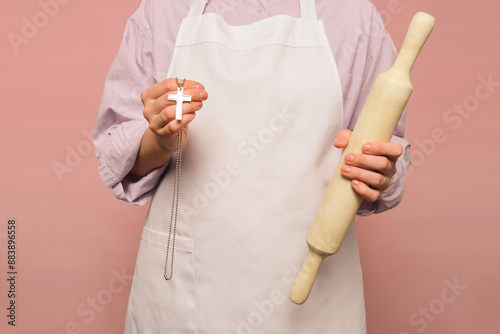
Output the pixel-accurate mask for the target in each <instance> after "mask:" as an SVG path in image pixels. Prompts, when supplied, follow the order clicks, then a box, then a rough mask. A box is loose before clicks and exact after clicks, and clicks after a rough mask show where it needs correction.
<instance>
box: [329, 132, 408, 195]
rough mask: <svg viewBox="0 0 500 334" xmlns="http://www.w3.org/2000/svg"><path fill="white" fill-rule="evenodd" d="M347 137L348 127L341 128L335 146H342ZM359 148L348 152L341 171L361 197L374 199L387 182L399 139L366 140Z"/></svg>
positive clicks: (393, 170) (392, 171) (399, 148)
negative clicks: (392, 141)
mask: <svg viewBox="0 0 500 334" xmlns="http://www.w3.org/2000/svg"><path fill="white" fill-rule="evenodd" d="M350 137H351V131H349V130H340V131H339V133H338V135H337V138H336V139H335V142H334V146H335V147H337V148H345V147H346V146H347V144H348V143H349V138H350ZM362 152H363V153H349V154H347V155H346V156H345V163H346V165H344V166H342V169H341V171H342V175H344V176H345V177H347V178H349V179H351V180H352V182H351V184H352V187H353V188H354V190H355V191H356V192H357V193H358V194H359V195H361V197H363V198H364V199H366V200H367V201H370V202H374V201H376V200H378V199H379V198H380V195H381V194H382V192H383V191H384V190H386V189H387V188H388V187H389V186H390V184H391V178H392V176H393V175H394V174H396V161H397V160H398V158H399V157H400V156H401V154H402V153H403V146H401V144H398V143H384V142H369V143H365V144H364V145H363V147H362Z"/></svg>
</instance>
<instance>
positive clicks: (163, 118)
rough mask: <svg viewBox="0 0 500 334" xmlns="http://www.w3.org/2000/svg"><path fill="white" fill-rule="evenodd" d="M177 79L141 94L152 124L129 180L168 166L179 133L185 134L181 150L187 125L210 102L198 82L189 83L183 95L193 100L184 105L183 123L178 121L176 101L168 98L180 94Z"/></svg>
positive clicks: (183, 144)
mask: <svg viewBox="0 0 500 334" xmlns="http://www.w3.org/2000/svg"><path fill="white" fill-rule="evenodd" d="M177 87H178V86H177V83H176V80H175V79H174V78H170V79H166V80H163V81H161V82H158V83H157V84H155V85H153V86H151V87H149V88H148V89H146V90H145V91H144V92H142V93H141V100H142V103H143V104H144V111H143V114H144V117H145V118H146V119H147V121H148V123H149V127H148V128H147V129H146V132H145V133H144V136H143V137H142V141H141V147H140V148H139V153H138V154H137V158H136V161H135V164H134V166H133V167H132V170H131V171H130V173H129V174H130V176H132V177H142V176H145V175H147V174H149V173H150V172H151V171H152V170H154V169H155V168H158V167H160V166H163V165H164V164H166V163H167V162H168V161H169V160H170V158H171V157H172V155H173V154H174V153H175V151H177V133H178V132H179V131H182V146H183V147H184V146H185V145H186V142H187V137H188V131H187V129H188V124H189V123H190V122H191V121H192V120H193V119H194V118H195V116H196V112H197V111H198V110H200V109H201V108H202V107H203V101H205V100H206V99H207V98H208V93H207V92H206V91H205V87H203V85H202V84H201V83H199V82H196V81H192V80H186V82H185V83H184V86H183V87H184V95H190V96H191V102H184V103H183V104H182V120H176V119H175V110H176V104H177V102H176V101H170V100H169V99H168V94H177Z"/></svg>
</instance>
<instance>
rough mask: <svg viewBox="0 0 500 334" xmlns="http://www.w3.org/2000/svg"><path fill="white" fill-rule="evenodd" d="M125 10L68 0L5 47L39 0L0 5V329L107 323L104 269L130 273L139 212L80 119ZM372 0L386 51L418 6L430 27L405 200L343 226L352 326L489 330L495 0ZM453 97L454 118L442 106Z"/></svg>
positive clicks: (101, 327) (410, 122)
mask: <svg viewBox="0 0 500 334" xmlns="http://www.w3.org/2000/svg"><path fill="white" fill-rule="evenodd" d="M61 1H62V0H61ZM62 2H64V1H62ZM398 3H399V4H398ZM138 4H139V1H138V0H133V1H132V0H126V1H123V0H121V1H118V0H100V1H68V3H67V4H61V5H60V8H59V10H58V12H57V13H55V14H54V15H53V17H50V18H49V19H48V20H47V22H41V23H45V25H44V26H43V27H41V28H39V30H38V32H36V34H35V33H33V36H32V37H31V38H29V39H28V40H27V41H28V43H27V44H22V45H20V46H19V50H18V51H19V52H18V53H16V52H15V51H14V49H13V48H12V46H11V45H10V43H9V40H8V38H7V36H8V33H10V32H14V33H17V34H19V35H20V34H21V27H22V25H23V21H22V20H23V17H27V18H29V19H30V20H31V18H32V17H33V15H36V13H38V12H40V10H41V7H40V5H39V3H38V0H22V1H10V2H9V4H8V5H6V4H5V2H4V3H3V5H2V7H3V8H2V10H1V11H0V22H2V27H1V33H0V35H1V38H0V50H1V54H0V69H1V71H0V73H1V86H0V92H1V93H0V94H1V104H2V106H1V108H2V122H0V135H1V140H0V145H1V152H2V160H1V173H0V181H1V182H0V199H1V208H2V209H1V214H0V219H1V225H0V226H1V227H0V263H1V266H0V268H1V271H0V277H1V279H0V296H1V297H0V298H1V299H0V303H1V304H0V309H1V310H2V311H0V315H1V317H0V319H2V320H1V321H0V331H1V332H2V333H6V332H7V333H11V332H12V333H35V332H36V333H43V334H49V333H52V334H56V333H109V334H115V333H122V332H123V326H124V316H125V310H126V304H127V299H128V292H129V289H130V280H128V279H127V278H126V277H125V278H122V281H118V280H116V278H114V277H115V276H117V275H118V273H124V274H125V276H128V275H132V273H133V269H134V264H135V258H136V253H137V248H138V244H139V239H140V232H141V228H142V224H143V221H144V218H145V214H146V210H147V208H146V207H135V206H133V205H130V204H127V203H124V202H121V201H118V200H116V199H115V198H114V197H113V195H112V192H111V191H110V190H108V189H106V188H105V187H104V185H103V184H102V183H101V181H100V179H99V176H98V173H97V163H96V159H95V157H94V155H93V151H92V152H91V151H90V141H89V139H88V138H87V137H86V136H85V134H84V133H85V132H89V131H91V130H92V129H93V127H94V124H95V119H96V114H97V110H98V106H99V102H100V98H101V93H102V89H103V82H104V78H105V76H106V74H107V71H108V69H109V67H110V65H111V62H112V60H113V58H114V56H115V54H116V52H117V50H118V47H119V44H120V40H121V36H122V34H123V29H124V25H125V22H126V20H127V18H128V17H129V16H130V15H131V14H132V12H133V11H134V10H135V9H136V7H137V6H138ZM375 4H376V5H377V7H378V9H379V10H380V11H381V12H382V14H383V16H384V20H385V22H386V25H387V27H388V30H389V31H390V33H391V35H392V37H393V39H394V41H395V44H396V45H397V47H398V48H399V47H400V46H401V43H402V40H403V37H404V34H405V32H406V27H407V25H408V23H409V21H410V19H411V17H412V16H413V14H414V13H415V12H417V11H426V12H429V13H431V14H432V15H434V16H435V17H436V19H437V26H436V29H435V31H434V33H433V35H432V36H431V38H430V40H429V41H428V44H427V45H426V47H425V49H424V51H423V52H422V54H421V56H420V58H419V60H418V62H417V64H416V66H415V68H414V73H413V76H412V81H413V84H414V87H415V93H414V95H413V97H412V99H411V100H410V103H409V113H408V119H407V136H408V137H409V138H410V140H412V142H413V161H414V164H413V167H412V168H413V170H412V172H411V175H410V176H409V177H408V179H407V187H406V194H405V198H404V200H403V202H402V203H401V205H400V206H399V207H397V208H396V209H394V210H392V211H391V212H388V213H385V214H383V215H377V216H371V217H367V218H363V219H359V220H358V223H357V225H358V235H359V240H360V249H361V260H362V265H363V272H364V278H365V296H366V308H367V322H368V333H369V334H378V333H384V334H391V333H393V334H413V333H424V332H425V333H429V334H431V333H455V334H460V333H482V334H489V333H498V332H499V330H500V325H499V320H498V315H499V314H500V301H499V297H500V296H499V287H498V284H499V282H500V265H499V259H500V243H499V242H498V240H497V239H498V235H500V225H499V224H498V221H499V219H498V218H497V216H496V214H495V213H494V212H495V210H496V209H495V207H497V205H498V199H499V196H498V186H499V185H500V174H499V173H498V170H499V169H500V164H499V160H500V159H499V158H498V151H499V150H498V146H497V142H496V141H497V140H498V139H499V135H498V133H499V130H498V128H497V126H498V124H499V121H500V116H498V114H496V113H495V110H494V108H495V106H498V105H499V102H500V89H499V88H500V87H498V86H497V87H493V88H491V90H492V92H489V91H488V90H487V88H485V87H484V86H481V85H482V84H481V81H480V78H481V77H483V78H486V79H487V78H488V76H490V77H491V78H492V80H493V81H495V82H496V81H500V66H499V65H498V59H500V57H499V56H500V54H499V51H500V47H499V46H498V45H499V44H498V36H500V26H499V25H498V24H497V22H498V11H499V9H500V8H499V6H498V4H497V3H496V2H495V1H484V0H482V1H481V0H479V1H464V0H455V1H435V0H419V1H412V0H399V1H394V0H391V1H388V0H376V1H375ZM391 11H392V12H391ZM497 90H498V91H497ZM487 93H488V94H487ZM475 94H476V95H477V94H479V95H477V96H478V97H480V98H481V99H478V98H476V97H475ZM459 104H465V105H466V108H467V109H468V110H470V112H469V111H467V113H464V115H463V116H458V114H453V112H450V111H447V110H448V109H450V108H453V106H454V105H459ZM452 117H454V118H452ZM433 133H434V135H433ZM419 143H420V144H419ZM69 151H73V152H76V153H74V154H75V156H73V160H69V164H70V165H71V166H70V167H67V168H68V172H67V173H64V174H62V175H60V177H61V179H58V177H57V175H56V173H55V171H54V169H53V165H54V163H59V164H61V165H66V166H68V162H66V158H67V156H68V152H69ZM69 170H71V171H69ZM9 218H15V219H16V220H17V227H18V239H17V241H18V247H19V248H18V267H17V270H18V272H19V274H18V281H17V292H18V299H17V307H18V308H17V326H16V327H15V328H11V327H10V326H7V325H6V322H7V318H6V316H5V314H6V313H7V311H6V307H7V298H6V295H7V290H8V289H7V285H6V279H5V276H6V272H7V268H6V248H7V239H6V232H7V221H8V219H9ZM495 222H497V223H495ZM118 276H119V275H118ZM447 284H451V285H453V284H458V285H459V286H460V288H459V289H458V290H456V291H455V292H453V291H452V290H446V289H447V286H448V285H447ZM448 289H449V288H448ZM443 293H444V294H443ZM95 298H97V306H96V310H93V309H92V308H91V307H90V306H89V305H88V303H91V302H92V300H93V299H95ZM103 304H104V305H103ZM426 312H427V313H426Z"/></svg>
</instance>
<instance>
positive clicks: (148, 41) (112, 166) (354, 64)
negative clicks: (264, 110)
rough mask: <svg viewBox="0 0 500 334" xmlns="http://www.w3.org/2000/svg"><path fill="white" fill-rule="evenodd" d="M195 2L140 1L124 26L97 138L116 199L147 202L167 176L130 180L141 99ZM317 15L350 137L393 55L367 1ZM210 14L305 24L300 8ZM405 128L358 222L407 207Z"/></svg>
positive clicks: (320, 0) (239, 21)
mask: <svg viewBox="0 0 500 334" xmlns="http://www.w3.org/2000/svg"><path fill="white" fill-rule="evenodd" d="M191 1H192V0H143V1H142V3H141V5H140V7H139V9H138V10H137V11H136V12H135V13H134V14H133V15H132V16H131V17H130V19H129V20H128V22H127V25H126V28H125V33H124V36H123V40H122V44H121V47H120V49H119V51H118V54H117V56H116V58H115V60H114V62H113V64H112V66H111V69H110V71H109V74H108V77H107V79H106V82H105V87H104V93H103V97H102V102H101V107H100V110H99V115H98V118H97V124H96V130H95V134H94V146H95V151H96V156H97V158H98V160H99V173H100V175H101V178H102V180H103V181H104V183H105V184H106V186H108V187H110V188H112V189H113V192H114V194H115V196H116V197H117V198H119V199H122V200H126V201H129V202H132V203H134V204H139V205H144V204H147V203H148V202H149V200H150V199H151V197H152V195H153V192H154V190H155V188H156V185H157V183H158V182H159V180H160V177H161V175H162V174H163V173H164V172H165V169H166V165H165V166H162V167H160V168H157V169H155V170H154V171H152V172H151V173H149V174H148V175H146V176H144V177H143V178H141V179H139V180H135V179H131V178H129V177H128V176H127V174H128V173H129V172H130V170H131V169H132V167H133V165H134V162H135V159H136V157H137V153H138V151H139V147H140V144H141V139H142V136H143V134H144V132H145V131H146V129H147V127H148V122H147V121H146V119H145V118H144V116H143V113H142V111H143V105H142V102H141V100H140V94H141V92H142V91H143V90H145V89H146V88H147V87H149V86H151V85H153V84H155V83H156V82H157V81H160V80H162V79H166V78H154V77H153V73H154V70H155V68H156V66H158V64H160V63H165V62H167V63H168V64H169V63H170V61H171V58H172V53H173V50H174V44H175V38H176V36H177V32H178V30H179V26H180V24H181V21H182V19H183V18H185V17H186V16H187V14H188V11H189V7H190V4H191ZM316 11H317V13H318V19H319V20H322V21H323V22H324V26H325V30H326V34H327V36H328V39H329V43H330V46H331V49H332V53H333V56H334V58H335V61H336V63H337V67H338V71H339V74H340V80H341V85H342V92H343V98H344V128H347V129H351V130H352V128H353V127H354V124H355V123H356V120H357V118H358V116H359V114H360V112H361V109H362V107H363V105H364V102H365V100H366V98H367V95H368V92H369V91H370V88H371V86H372V84H373V82H374V80H375V78H376V76H377V74H378V73H380V72H384V71H386V70H387V69H388V68H390V67H391V66H392V64H393V62H394V60H395V57H396V49H395V47H394V44H393V42H392V40H391V38H390V36H389V34H388V33H387V31H386V30H385V27H384V24H383V22H382V20H381V19H380V16H379V14H378V12H377V10H376V9H375V6H374V5H373V4H372V3H371V2H369V1H368V0H316ZM205 12H206V13H208V12H216V13H218V14H220V15H221V16H222V17H223V18H224V19H225V20H226V21H227V22H228V23H229V24H231V25H243V24H250V23H252V22H255V21H258V20H261V19H264V18H266V17H269V16H272V15H277V14H286V15H291V16H294V17H299V16H300V8H299V1H298V0H293V1H291V0H261V1H257V0H212V1H210V0H209V1H208V4H207V6H206V9H205ZM200 61H203V55H200ZM312 84H314V83H312ZM209 93H210V92H209ZM195 121H196V120H195ZM404 123H405V115H403V117H402V119H401V121H400V122H399V124H398V127H397V130H396V133H395V135H394V136H393V137H392V141H393V142H398V143H400V144H401V145H403V148H404V152H403V155H402V156H401V157H400V158H399V159H398V162H397V166H396V168H397V173H396V175H394V176H393V178H392V184H391V186H390V187H389V188H388V189H386V190H385V191H384V192H383V193H382V196H381V198H380V199H379V200H378V201H376V202H374V203H370V202H367V201H363V203H362V205H361V207H360V209H359V211H358V214H359V215H368V214H371V213H378V212H382V211H385V210H387V209H390V208H393V207H394V206H396V205H397V204H398V203H399V202H400V201H401V199H402V196H403V189H404V180H405V174H406V170H407V168H408V166H409V164H410V151H409V147H410V144H409V142H408V141H407V140H406V139H404V138H403V137H404ZM332 144H333V143H332ZM188 145H189V144H188ZM332 173H333V171H332Z"/></svg>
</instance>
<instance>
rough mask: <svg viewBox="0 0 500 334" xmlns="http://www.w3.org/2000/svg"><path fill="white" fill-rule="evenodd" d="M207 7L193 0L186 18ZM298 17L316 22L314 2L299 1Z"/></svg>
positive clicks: (199, 0)
mask: <svg viewBox="0 0 500 334" xmlns="http://www.w3.org/2000/svg"><path fill="white" fill-rule="evenodd" d="M206 5H207V0H193V3H192V4H191V8H189V14H188V17H194V16H201V15H202V14H203V11H204V10H205V6H206ZM300 17H301V18H303V19H309V20H317V16H316V3H315V1H314V0H300Z"/></svg>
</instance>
